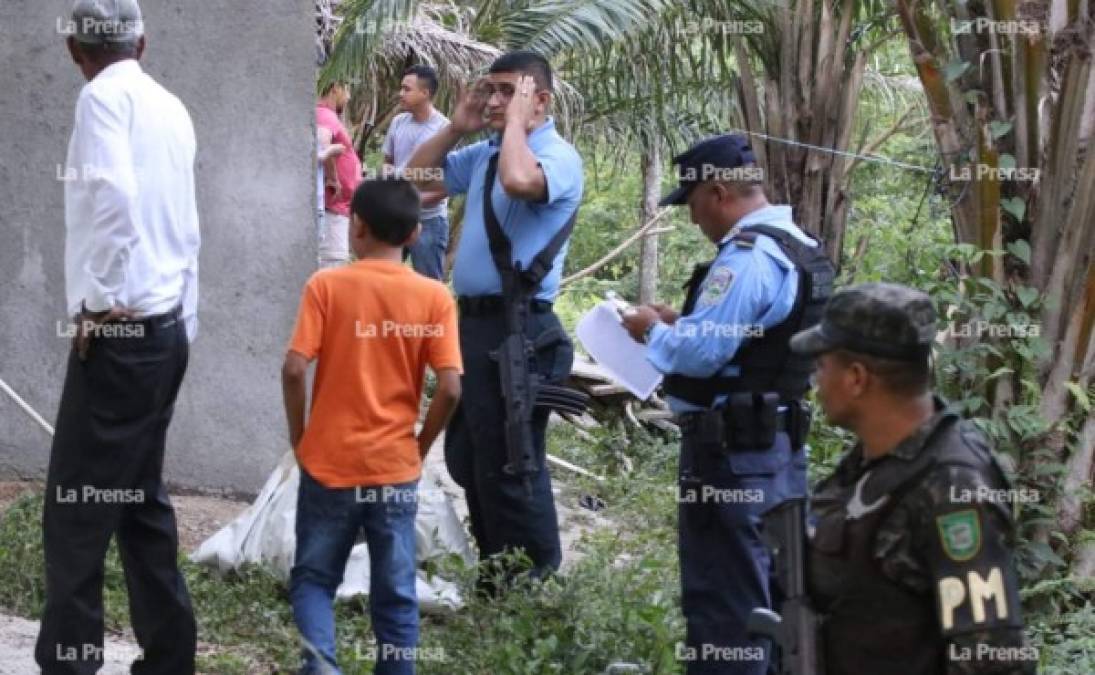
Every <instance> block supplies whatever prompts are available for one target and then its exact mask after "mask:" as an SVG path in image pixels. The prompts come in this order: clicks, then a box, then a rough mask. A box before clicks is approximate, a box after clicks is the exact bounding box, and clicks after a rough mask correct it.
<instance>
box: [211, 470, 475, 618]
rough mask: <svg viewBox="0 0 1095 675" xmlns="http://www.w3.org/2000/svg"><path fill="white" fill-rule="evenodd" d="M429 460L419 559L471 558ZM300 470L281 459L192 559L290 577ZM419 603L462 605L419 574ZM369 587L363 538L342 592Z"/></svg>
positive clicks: (418, 524)
mask: <svg viewBox="0 0 1095 675" xmlns="http://www.w3.org/2000/svg"><path fill="white" fill-rule="evenodd" d="M434 471H435V469H434V468H433V466H431V465H430V464H427V465H426V466H425V467H424V468H423V474H422V479H421V480H420V481H419V493H418V517H417V518H416V520H415V540H416V543H417V549H418V561H419V563H421V562H423V561H426V560H430V559H431V558H437V557H440V556H444V555H446V554H450V553H455V554H457V555H460V556H462V557H463V558H464V559H465V560H469V561H470V560H471V559H472V556H471V547H470V545H469V543H468V538H467V535H466V533H465V532H464V527H463V525H462V524H461V522H460V519H459V517H458V516H457V515H456V511H455V510H454V509H453V505H452V502H451V501H450V499H449V496H448V495H447V494H445V493H444V492H443V491H442V490H441V488H440V487H439V486H438V483H439V481H438V480H437V479H436V477H435V476H434V475H433V472H434ZM299 481H300V470H299V469H298V468H297V463H296V460H295V459H294V457H293V455H292V453H291V452H289V453H286V454H285V456H284V457H282V458H281V461H280V462H278V465H277V467H276V468H275V469H274V471H273V473H271V474H270V477H269V478H267V479H266V484H265V485H263V486H262V491H261V492H259V495H258V497H256V498H255V501H254V503H253V504H251V505H250V506H248V507H247V508H246V509H245V510H244V511H243V512H242V513H241V514H240V515H239V516H237V517H236V519H235V520H233V521H232V522H231V523H229V524H228V525H225V526H224V527H223V528H221V529H220V530H219V531H218V532H217V533H216V534H214V535H213V536H211V537H210V538H209V539H207V540H205V541H204V542H202V544H201V546H199V547H198V549H197V550H196V551H194V553H193V554H191V556H190V559H191V560H192V561H194V562H197V563H204V564H206V565H210V566H212V567H216V568H217V569H218V570H219V571H221V572H222V573H223V572H226V571H228V570H232V569H236V568H238V567H239V566H241V565H242V564H244V563H249V562H250V563H258V564H260V565H262V566H264V567H267V568H269V569H270V570H272V571H273V572H274V573H275V574H277V575H278V576H280V577H281V578H282V579H288V578H289V570H290V569H291V568H292V566H293V552H294V551H295V550H296V534H295V532H294V524H295V521H296V509H297V485H298V483H299ZM417 590H418V602H419V606H420V607H421V608H422V609H423V610H427V611H429V610H436V609H440V608H441V607H458V606H460V604H461V600H460V595H459V593H458V592H457V590H456V587H455V586H454V585H453V584H452V583H449V582H447V581H445V580H443V579H439V578H438V577H436V576H434V577H433V578H431V579H428V580H427V579H426V575H425V573H424V572H422V571H421V570H420V571H419V573H418V584H417ZM368 592H369V551H368V548H367V547H366V546H365V544H364V542H361V543H358V544H356V545H355V546H354V548H353V550H352V551H351V552H350V559H349V561H348V562H347V563H346V574H345V576H344V578H343V581H342V585H341V586H339V587H338V591H337V595H338V597H340V598H348V597H352V596H355V595H367V594H368Z"/></svg>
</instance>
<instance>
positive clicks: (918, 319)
mask: <svg viewBox="0 0 1095 675" xmlns="http://www.w3.org/2000/svg"><path fill="white" fill-rule="evenodd" d="M935 332H936V328H935V307H933V306H932V301H931V298H929V297H928V295H927V294H926V293H924V292H922V291H918V290H916V289H915V288H909V287H908V286H901V285H899V284H886V283H867V284H858V285H856V286H850V287H848V288H845V289H843V290H841V291H839V292H837V293H835V294H834V295H833V297H831V298H829V302H828V303H827V304H826V305H825V311H824V313H823V314H822V317H821V322H820V323H819V324H818V325H816V326H814V327H813V328H810V329H808V330H804V331H801V332H799V333H797V334H795V336H794V337H792V338H791V351H793V352H794V353H796V354H802V355H804V356H817V355H818V354H822V353H824V352H829V351H833V350H834V349H847V350H848V351H852V352H858V353H860V354H867V355H870V356H878V357H881V358H887V359H897V360H902V361H919V360H921V359H924V358H926V357H927V356H928V353H929V351H930V350H931V344H932V341H933V340H934V339H935Z"/></svg>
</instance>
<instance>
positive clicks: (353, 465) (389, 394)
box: [289, 260, 463, 488]
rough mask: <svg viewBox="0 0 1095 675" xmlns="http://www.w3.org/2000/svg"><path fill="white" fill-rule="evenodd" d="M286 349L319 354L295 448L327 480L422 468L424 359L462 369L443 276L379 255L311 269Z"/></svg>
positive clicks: (372, 481) (383, 477)
mask: <svg viewBox="0 0 1095 675" xmlns="http://www.w3.org/2000/svg"><path fill="white" fill-rule="evenodd" d="M289 349H290V350H291V351H294V352H297V353H298V354H300V355H301V356H303V357H305V358H307V359H309V360H311V359H313V358H316V357H318V358H319V363H318V365H317V367H316V376H315V381H314V383H313V385H312V407H311V413H310V414H309V417H308V421H307V423H306V424H305V427H304V437H303V438H302V439H301V441H300V447H298V448H297V457H298V458H299V459H300V462H301V463H302V464H303V465H304V468H305V469H306V470H307V471H308V473H309V475H311V476H312V477H313V478H315V479H316V480H317V481H319V482H320V483H322V484H323V485H325V486H327V487H332V488H335V487H353V486H359V485H360V486H366V485H390V484H394V483H404V482H407V481H411V480H415V479H416V478H418V477H419V475H420V474H421V472H422V462H421V460H420V459H419V457H418V442H417V440H416V438H415V433H414V424H415V421H416V420H417V419H418V410H419V402H420V401H421V400H422V383H423V379H424V376H425V368H426V365H427V364H428V365H429V366H430V368H432V369H433V370H434V371H438V370H441V369H443V368H456V369H457V370H460V371H461V372H462V369H463V364H462V362H461V358H460V341H459V337H458V335H457V329H456V305H455V303H454V302H453V300H452V296H451V295H449V291H448V289H447V288H445V286H444V285H442V284H441V283H439V282H437V281H434V280H433V279H429V278H427V277H424V276H420V275H418V274H416V273H415V272H414V271H412V270H411V269H410V268H408V267H406V266H404V265H401V264H399V263H395V262H388V261H383V260H359V261H357V262H355V263H352V264H350V265H345V266H343V267H339V268H334V269H327V270H321V271H319V272H316V273H315V274H314V275H312V278H311V279H309V280H308V283H307V284H306V285H305V287H304V294H303V297H302V298H301V303H300V314H299V315H298V316H297V325H296V329H295V330H294V332H293V339H292V341H291V342H290V343H289Z"/></svg>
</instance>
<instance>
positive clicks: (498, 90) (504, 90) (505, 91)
mask: <svg viewBox="0 0 1095 675" xmlns="http://www.w3.org/2000/svg"><path fill="white" fill-rule="evenodd" d="M476 91H477V92H478V93H479V94H480V95H482V96H483V97H484V98H490V97H491V96H494V95H495V94H498V95H499V96H500V97H502V98H513V95H514V94H515V93H517V88H516V87H515V86H513V85H512V84H481V85H479V87H478V88H477V89H476ZM539 92H540V90H539V89H536V90H534V91H533V92H532V93H533V94H538V93H539Z"/></svg>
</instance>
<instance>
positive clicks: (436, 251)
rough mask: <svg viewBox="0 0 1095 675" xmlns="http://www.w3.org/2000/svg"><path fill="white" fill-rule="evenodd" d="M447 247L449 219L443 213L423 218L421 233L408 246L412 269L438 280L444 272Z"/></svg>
mask: <svg viewBox="0 0 1095 675" xmlns="http://www.w3.org/2000/svg"><path fill="white" fill-rule="evenodd" d="M448 247H449V219H448V218H447V217H446V216H445V214H441V215H439V216H434V217H432V218H425V219H424V220H423V221H422V234H421V235H420V236H419V237H418V241H416V242H415V243H414V246H412V247H411V248H410V254H411V266H412V267H414V271H415V272H418V273H419V274H421V275H422V276H425V277H430V278H431V279H437V280H438V281H440V280H441V276H442V275H443V274H444V273H445V249H447V248H448Z"/></svg>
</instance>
